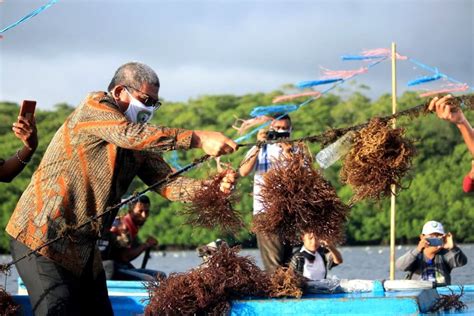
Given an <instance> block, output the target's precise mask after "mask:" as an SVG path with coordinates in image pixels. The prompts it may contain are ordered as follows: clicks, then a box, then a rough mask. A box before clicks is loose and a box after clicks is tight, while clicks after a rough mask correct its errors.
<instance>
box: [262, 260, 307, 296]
mask: <svg viewBox="0 0 474 316" xmlns="http://www.w3.org/2000/svg"><path fill="white" fill-rule="evenodd" d="M270 282H271V284H270V293H269V295H270V297H296V298H300V297H301V296H302V295H303V288H304V287H305V286H306V281H305V278H304V277H303V276H302V275H300V274H298V273H296V272H295V271H294V270H293V269H292V268H284V267H279V268H278V269H276V270H275V272H273V274H272V275H271V278H270Z"/></svg>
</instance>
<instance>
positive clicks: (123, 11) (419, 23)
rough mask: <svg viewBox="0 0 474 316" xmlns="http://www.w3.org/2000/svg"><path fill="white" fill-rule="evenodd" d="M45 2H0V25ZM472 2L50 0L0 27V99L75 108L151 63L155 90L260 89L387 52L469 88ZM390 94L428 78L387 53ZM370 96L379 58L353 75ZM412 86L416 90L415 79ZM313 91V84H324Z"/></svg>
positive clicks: (385, 86)
mask: <svg viewBox="0 0 474 316" xmlns="http://www.w3.org/2000/svg"><path fill="white" fill-rule="evenodd" d="M47 2H48V0H3V2H2V1H0V28H3V27H5V26H7V25H9V24H10V23H12V22H14V21H16V20H18V19H20V18H21V17H23V16H24V15H26V14H27V13H29V12H31V11H33V10H34V9H36V8H38V7H40V6H41V5H43V4H45V3H47ZM473 3H474V1H472V0H450V1H446V0H430V1H428V0H330V1H329V0H328V1H319V0H311V1H299V0H293V1H270V0H260V1H243V0H225V1H224V0H220V1H218V0H214V1H210V0H181V1H180V0H173V1H160V0H148V1H140V0H59V2H58V3H57V4H55V5H54V6H52V7H51V8H49V9H48V10H46V11H44V12H42V13H41V14H39V15H38V16H36V17H34V18H32V19H31V20H29V21H27V22H26V23H24V24H21V25H19V26H17V27H16V28H13V29H11V30H9V31H7V32H5V33H4V34H3V36H4V38H3V39H2V40H0V101H13V102H20V101H21V100H23V99H33V100H37V101H38V106H39V107H40V108H43V109H51V108H52V107H53V105H54V104H57V103H61V102H67V103H69V104H71V105H77V104H78V103H79V102H80V101H81V100H82V99H83V98H84V97H85V96H86V94H87V93H88V92H90V91H99V90H105V89H106V88H107V86H108V84H109V82H110V79H111V78H112V76H113V74H114V72H115V70H116V69H117V68H118V67H119V66H120V65H121V64H123V63H126V62H128V61H141V62H144V63H146V64H148V65H150V66H151V67H152V68H153V69H155V70H156V72H157V73H158V76H159V77H160V81H161V89H160V97H161V98H164V99H165V100H169V101H186V100H188V99H190V98H197V97H199V96H201V95H214V94H236V95H242V94H247V93H256V92H270V91H273V90H276V89H278V88H280V87H282V86H283V85H285V84H288V83H296V82H298V81H302V80H315V79H318V78H320V76H321V73H320V72H321V67H324V68H328V69H336V70H346V69H357V68H359V67H360V66H362V64H361V63H360V62H347V61H341V58H340V57H341V56H342V55H347V54H357V53H359V52H361V51H363V50H366V49H373V48H382V47H385V48H389V47H390V45H391V43H392V42H395V43H396V45H397V49H398V51H399V52H400V53H401V54H403V55H407V56H408V57H411V58H414V59H416V60H419V61H421V62H423V63H425V64H427V65H430V66H433V67H438V69H439V71H440V72H442V73H444V74H447V75H449V76H451V77H453V78H455V79H457V80H459V81H461V82H465V83H467V84H469V85H473V86H474V58H473V57H474V22H473V20H474V4H473ZM397 74H398V85H399V89H398V90H399V93H402V92H403V91H404V90H406V89H407V86H406V83H407V82H408V81H409V80H412V79H415V78H417V77H420V76H425V75H432V74H431V73H427V72H426V71H424V70H422V69H420V68H419V67H413V65H412V64H411V63H409V62H404V61H399V62H398V71H397ZM357 83H359V84H365V85H368V86H369V87H370V88H371V89H370V91H369V92H367V93H368V95H369V96H370V97H372V98H376V97H377V96H379V95H381V94H383V93H389V92H390V91H391V82H390V63H388V62H385V63H382V64H380V65H378V66H377V67H374V68H372V70H371V71H370V72H369V73H367V74H364V75H361V76H359V77H358V78H357ZM417 88H419V89H421V88H423V87H417ZM323 89H324V87H323Z"/></svg>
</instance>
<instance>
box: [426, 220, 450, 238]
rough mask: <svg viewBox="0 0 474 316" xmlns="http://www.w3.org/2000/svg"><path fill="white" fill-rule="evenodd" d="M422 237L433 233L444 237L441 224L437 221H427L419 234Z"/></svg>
mask: <svg viewBox="0 0 474 316" xmlns="http://www.w3.org/2000/svg"><path fill="white" fill-rule="evenodd" d="M421 233H422V234H423V235H429V234H433V233H438V234H443V235H444V228H443V224H441V223H440V222H437V221H429V222H426V224H425V225H423V230H422V232H421Z"/></svg>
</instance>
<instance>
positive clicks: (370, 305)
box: [14, 280, 474, 316]
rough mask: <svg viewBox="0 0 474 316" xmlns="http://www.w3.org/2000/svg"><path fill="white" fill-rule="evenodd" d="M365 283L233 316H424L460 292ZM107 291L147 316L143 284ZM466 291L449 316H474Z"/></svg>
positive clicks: (473, 293)
mask: <svg viewBox="0 0 474 316" xmlns="http://www.w3.org/2000/svg"><path fill="white" fill-rule="evenodd" d="M354 281H355V283H357V281H356V280H354ZM359 281H360V280H359ZM364 282H365V283H363V284H362V283H361V284H362V286H359V288H357V286H355V287H353V288H352V289H350V288H349V289H348V288H345V289H344V291H343V292H341V293H330V294H324V293H321V294H306V295H304V296H303V297H302V298H301V299H257V298H248V299H244V300H237V301H233V302H232V309H231V311H230V315H235V316H237V315H316V314H323V315H336V314H337V315H354V314H360V315H423V314H424V313H427V312H428V311H429V309H430V308H431V307H432V306H433V304H434V303H435V302H436V301H437V300H438V298H439V296H440V295H441V294H444V295H446V294H451V293H452V292H455V293H459V292H460V290H461V287H460V286H456V285H453V286H449V287H439V288H436V289H434V288H432V284H431V283H430V282H424V281H422V282H419V281H406V280H399V281H385V282H382V281H377V280H375V281H366V280H364ZM18 284H19V291H18V292H19V293H18V295H14V299H15V300H16V301H17V302H18V303H20V304H21V305H22V308H23V311H24V314H25V315H32V313H31V306H30V303H29V300H28V296H27V293H26V289H25V287H24V284H23V283H22V282H21V280H19V282H18ZM367 285H369V286H367ZM107 287H108V289H109V296H110V300H111V302H112V306H113V309H114V313H115V315H117V316H131V315H142V314H143V313H144V309H145V307H146V305H147V303H148V292H147V290H146V288H145V285H144V284H143V283H142V282H136V281H107ZM463 287H464V295H463V298H462V300H463V302H464V303H465V304H466V305H467V306H468V308H467V309H465V310H463V311H459V312H454V313H453V312H450V313H449V315H474V285H464V286H463ZM314 292H317V290H316V291H314Z"/></svg>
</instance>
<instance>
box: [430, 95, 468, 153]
mask: <svg viewBox="0 0 474 316" xmlns="http://www.w3.org/2000/svg"><path fill="white" fill-rule="evenodd" d="M452 98H453V97H452V96H451V95H447V96H444V97H442V98H439V97H435V98H433V99H432V100H431V102H430V105H429V110H430V111H435V112H436V115H437V116H438V117H439V118H440V119H443V120H446V121H448V122H451V123H453V124H456V126H457V128H458V129H459V131H460V132H461V135H462V137H463V139H464V142H465V143H466V146H467V148H468V149H469V151H470V152H471V155H473V156H474V130H473V129H472V127H471V124H470V123H469V121H468V120H467V119H466V117H465V116H464V113H463V112H462V110H461V109H458V110H456V111H454V110H453V107H452V106H451V105H450V101H451V99H452Z"/></svg>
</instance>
